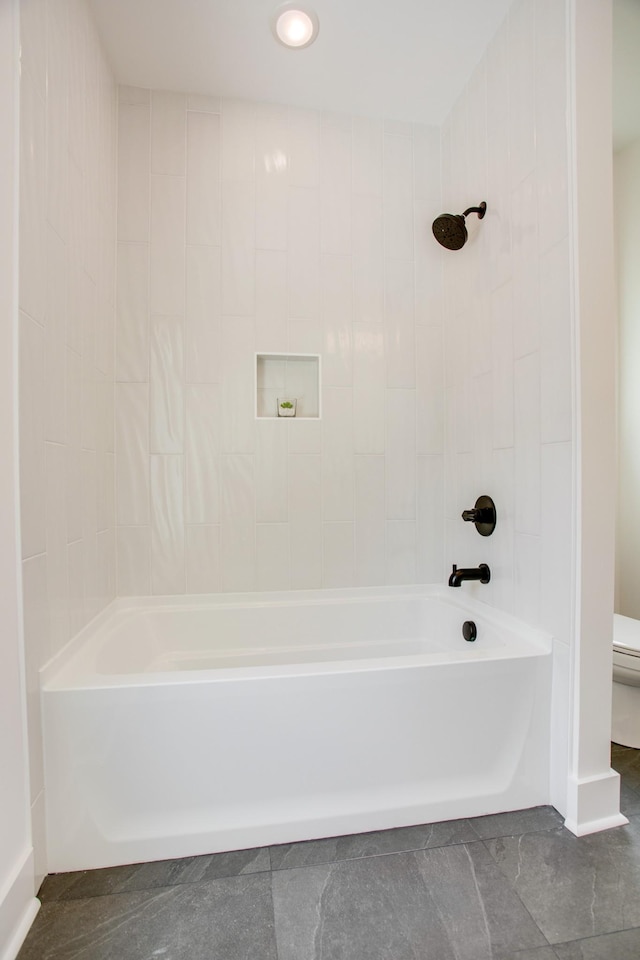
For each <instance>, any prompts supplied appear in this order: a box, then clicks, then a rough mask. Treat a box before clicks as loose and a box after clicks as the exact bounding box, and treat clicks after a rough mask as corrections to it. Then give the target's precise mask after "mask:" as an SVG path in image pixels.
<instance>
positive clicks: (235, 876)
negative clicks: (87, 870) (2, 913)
mask: <svg viewBox="0 0 640 960" xmlns="http://www.w3.org/2000/svg"><path fill="white" fill-rule="evenodd" d="M265 873H271V869H270V868H267V869H266V870H252V871H251V872H250V873H230V874H227V875H225V876H221V877H200V879H198V880H177V881H176V882H175V883H161V884H156V885H155V886H153V887H134V888H132V889H130V890H105V891H104V892H103V893H89V894H86V893H85V894H79V895H78V896H77V897H71V896H62V897H55V898H53V899H48V898H45V899H44V900H41V901H40V902H41V903H42V906H45V905H47V906H49V905H51V904H54V903H75V902H77V901H78V900H99V899H100V898H101V897H120V896H129V895H130V894H132V893H156V892H158V893H159V892H160V891H161V890H173V889H174V888H176V887H196V886H198V884H201V883H215V882H216V881H217V880H239V879H240V878H242V877H260V876H262V875H263V874H265Z"/></svg>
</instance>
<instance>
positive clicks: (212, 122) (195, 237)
mask: <svg viewBox="0 0 640 960" xmlns="http://www.w3.org/2000/svg"><path fill="white" fill-rule="evenodd" d="M220 221H221V195H220V117H219V116H216V115H215V114H212V113H188V114H187V243H189V244H209V245H214V246H215V245H219V244H220V242H221V241H220V237H221V232H220Z"/></svg>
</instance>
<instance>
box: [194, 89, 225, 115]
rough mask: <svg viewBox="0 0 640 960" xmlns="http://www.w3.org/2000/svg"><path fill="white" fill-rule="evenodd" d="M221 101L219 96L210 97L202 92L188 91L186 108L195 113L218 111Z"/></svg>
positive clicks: (220, 107)
mask: <svg viewBox="0 0 640 960" xmlns="http://www.w3.org/2000/svg"><path fill="white" fill-rule="evenodd" d="M221 109H222V103H221V100H220V97H210V96H207V95H206V94H203V93H190V94H189V95H188V97H187V110H195V111H196V112H197V113H218V114H219V113H220V111H221Z"/></svg>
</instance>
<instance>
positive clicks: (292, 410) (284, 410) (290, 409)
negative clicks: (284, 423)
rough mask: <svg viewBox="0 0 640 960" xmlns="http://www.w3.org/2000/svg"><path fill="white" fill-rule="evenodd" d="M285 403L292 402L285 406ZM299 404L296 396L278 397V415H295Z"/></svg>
mask: <svg viewBox="0 0 640 960" xmlns="http://www.w3.org/2000/svg"><path fill="white" fill-rule="evenodd" d="M284 403H286V404H290V406H286V407H283V404H284ZM297 404H298V401H297V399H296V397H278V416H279V417H295V415H296V406H297Z"/></svg>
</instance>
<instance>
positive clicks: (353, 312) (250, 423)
mask: <svg viewBox="0 0 640 960" xmlns="http://www.w3.org/2000/svg"><path fill="white" fill-rule="evenodd" d="M119 144H120V146H119V191H120V196H119V214H118V240H119V243H118V327H117V380H118V385H117V516H118V592H119V593H120V594H147V593H160V594H162V593H166V594H171V593H184V592H185V591H187V592H194V593H195V592H209V591H217V590H253V589H259V590H271V589H284V588H289V587H292V588H304V587H322V586H325V587H348V586H352V585H367V584H384V583H412V582H414V581H434V580H439V579H441V578H442V575H443V565H442V449H443V448H442V432H443V423H442V310H441V283H440V278H441V262H442V261H441V251H440V250H439V248H438V247H437V246H436V245H435V244H434V243H433V240H432V238H431V236H430V231H429V225H430V222H431V220H432V219H433V217H434V216H435V214H436V213H438V212H439V210H440V202H441V201H440V157H439V135H438V131H436V130H430V129H427V128H420V127H412V126H411V125H408V124H399V123H393V122H387V123H382V122H380V121H376V120H365V119H360V118H351V117H347V116H337V115H331V114H320V113H317V112H313V111H305V110H299V109H291V108H287V107H279V106H273V105H266V104H256V103H251V102H241V101H229V100H224V101H222V102H220V101H219V100H216V99H215V98H205V97H188V96H185V95H181V94H175V93H156V92H154V93H150V92H149V91H145V90H139V89H132V88H121V91H120V108H119ZM256 351H258V352H263V351H264V352H276V353H279V352H293V353H296V352H300V353H319V354H321V355H322V373H323V376H322V381H323V383H322V409H323V418H322V420H321V421H320V422H318V421H316V422H312V421H309V420H307V421H302V420H288V421H286V422H283V421H281V422H273V421H267V420H261V421H257V422H256V420H255V416H254V405H255V401H254V382H253V381H254V366H255V360H254V353H255V352H256Z"/></svg>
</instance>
